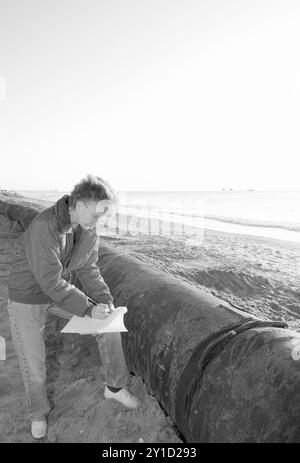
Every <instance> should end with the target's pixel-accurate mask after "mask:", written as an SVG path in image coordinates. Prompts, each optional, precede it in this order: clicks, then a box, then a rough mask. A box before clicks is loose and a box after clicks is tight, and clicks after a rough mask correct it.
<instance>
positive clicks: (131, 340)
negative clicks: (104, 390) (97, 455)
mask: <svg viewBox="0 0 300 463" xmlns="http://www.w3.org/2000/svg"><path fill="white" fill-rule="evenodd" d="M12 210H13V207H10V208H9V211H10V217H13V216H14V213H13V211H12ZM0 212H1V204H0ZM31 213H32V212H31ZM25 216H26V214H25ZM25 223H27V222H26V220H25ZM98 265H99V267H100V270H101V273H102V275H103V278H104V279H105V281H106V283H107V284H108V286H109V288H110V291H111V293H112V294H113V296H114V299H115V305H125V306H127V308H128V312H127V314H126V315H125V318H124V321H125V325H126V327H127V328H128V333H123V334H122V341H123V347H124V353H125V356H126V360H127V364H128V367H129V369H130V370H131V371H132V372H133V373H134V374H136V375H140V376H142V377H143V379H144V380H145V382H146V383H147V385H148V386H149V388H150V390H151V391H152V393H153V394H154V395H155V396H156V397H157V399H158V400H159V402H160V403H161V405H162V407H163V408H164V409H165V411H166V412H167V413H168V414H169V415H170V417H171V418H172V419H173V420H174V422H175V423H176V424H177V426H178V428H179V430H180V431H181V433H182V435H183V436H184V437H185V439H186V440H187V441H188V442H300V400H299V398H300V360H299V357H300V355H299V353H300V335H299V333H297V332H296V331H293V330H289V329H287V327H286V325H285V324H284V323H281V322H274V321H263V320H260V319H258V318H257V317H255V316H253V315H251V314H248V313H247V312H245V311H242V310H239V309H238V308H236V307H233V306H232V305H231V304H228V303H226V302H224V301H222V300H221V299H219V298H217V297H214V296H212V295H210V294H206V293H205V292H202V291H200V290H199V289H198V288H196V287H194V286H192V285H189V284H188V283H184V282H182V281H179V280H177V279H176V278H175V277H171V276H169V275H167V274H165V273H163V272H160V271H157V270H153V269H152V268H151V267H150V266H148V265H146V264H145V263H144V262H142V261H140V260H139V259H137V258H134V257H131V256H128V255H126V254H123V253H121V252H119V251H116V250H114V249H113V248H111V247H110V246H108V245H105V244H104V243H102V245H101V246H100V248H99V261H98Z"/></svg>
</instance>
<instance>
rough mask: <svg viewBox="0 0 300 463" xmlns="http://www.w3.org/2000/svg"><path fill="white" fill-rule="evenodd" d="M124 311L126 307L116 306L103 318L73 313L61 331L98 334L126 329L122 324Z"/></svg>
mask: <svg viewBox="0 0 300 463" xmlns="http://www.w3.org/2000/svg"><path fill="white" fill-rule="evenodd" d="M126 312H127V307H117V308H116V309H115V310H114V311H113V313H112V314H110V315H109V316H108V317H107V318H105V320H98V319H97V318H91V317H89V316H88V315H85V316H84V317H77V316H76V315H74V316H73V317H72V318H71V320H70V321H69V323H67V325H66V326H65V327H64V328H63V329H62V330H61V333H79V334H98V333H120V332H122V331H128V330H127V329H126V327H125V325H124V314H125V313H126Z"/></svg>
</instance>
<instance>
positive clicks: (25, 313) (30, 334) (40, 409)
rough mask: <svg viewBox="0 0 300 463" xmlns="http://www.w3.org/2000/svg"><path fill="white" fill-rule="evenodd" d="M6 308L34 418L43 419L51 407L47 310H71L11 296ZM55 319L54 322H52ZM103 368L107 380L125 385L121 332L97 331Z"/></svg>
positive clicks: (61, 313)
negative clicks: (47, 348)
mask: <svg viewBox="0 0 300 463" xmlns="http://www.w3.org/2000/svg"><path fill="white" fill-rule="evenodd" d="M7 310H8V314H9V320H10V327H11V333H12V339H13V344H14V347H15V350H16V353H17V356H18V360H19V365H20V368H21V373H22V377H23V382H24V386H25V394H26V398H27V402H28V409H29V416H30V419H31V420H38V419H43V418H44V417H45V416H47V415H48V413H49V411H50V410H51V408H52V407H51V405H50V402H49V400H48V397H47V388H46V349H45V342H44V338H43V332H44V330H45V327H46V326H47V320H46V319H47V314H48V313H52V314H54V315H57V316H59V317H62V318H65V319H70V318H72V314H70V313H68V312H66V311H65V310H63V309H61V308H60V307H58V306H57V305H55V304H23V303H19V302H14V301H11V300H8V304H7ZM52 323H53V322H52ZM95 338H96V341H97V343H98V347H99V352H100V355H101V360H102V364H103V368H104V374H105V383H106V384H108V385H109V386H112V387H124V386H125V385H126V382H127V379H128V376H129V372H128V369H127V366H126V362H125V358H124V352H123V348H122V342H121V335H120V333H102V334H99V335H95Z"/></svg>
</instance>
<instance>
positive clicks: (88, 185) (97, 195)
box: [70, 174, 118, 206]
mask: <svg viewBox="0 0 300 463" xmlns="http://www.w3.org/2000/svg"><path fill="white" fill-rule="evenodd" d="M103 199H106V200H107V199H109V200H111V201H113V202H115V203H117V202H118V197H117V194H116V192H115V191H114V190H113V188H112V187H111V186H110V185H109V183H108V182H106V181H105V180H103V179H102V178H100V177H95V176H94V175H91V174H88V175H87V176H86V177H85V178H84V179H82V180H81V181H80V182H79V183H77V184H76V185H75V186H74V188H73V190H72V191H71V194H70V205H71V206H75V205H76V203H77V202H78V201H84V200H86V201H87V200H90V201H102V200H103Z"/></svg>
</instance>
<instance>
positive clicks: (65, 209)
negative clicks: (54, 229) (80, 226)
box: [54, 195, 73, 233]
mask: <svg viewBox="0 0 300 463" xmlns="http://www.w3.org/2000/svg"><path fill="white" fill-rule="evenodd" d="M69 201H70V196H69V195H64V196H63V197H62V198H60V199H59V200H58V201H57V202H56V203H55V204H54V211H55V215H56V218H57V223H58V229H59V232H60V233H73V229H72V225H71V219H70V214H69Z"/></svg>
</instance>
